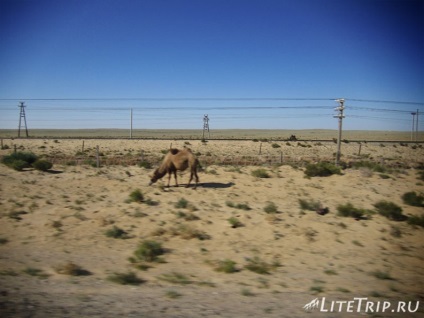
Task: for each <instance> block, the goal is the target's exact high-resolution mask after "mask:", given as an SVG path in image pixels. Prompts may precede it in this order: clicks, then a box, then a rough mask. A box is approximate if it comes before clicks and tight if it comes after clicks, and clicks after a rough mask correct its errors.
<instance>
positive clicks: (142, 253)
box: [130, 240, 165, 262]
mask: <svg viewBox="0 0 424 318" xmlns="http://www.w3.org/2000/svg"><path fill="white" fill-rule="evenodd" d="M164 253H165V250H164V248H163V247H162V244H161V243H159V242H156V241H150V240H146V241H144V242H141V243H140V244H139V246H138V247H137V249H136V250H135V252H134V256H135V257H136V259H134V258H132V259H130V261H132V262H137V261H145V262H162V261H163V260H162V258H161V257H160V256H161V255H163V254H164Z"/></svg>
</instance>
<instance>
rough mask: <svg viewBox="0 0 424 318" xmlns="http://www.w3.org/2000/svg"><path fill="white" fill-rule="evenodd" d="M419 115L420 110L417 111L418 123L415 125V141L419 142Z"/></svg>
mask: <svg viewBox="0 0 424 318" xmlns="http://www.w3.org/2000/svg"><path fill="white" fill-rule="evenodd" d="M418 114H419V110H418V109H417V118H416V120H417V121H416V123H415V141H418Z"/></svg>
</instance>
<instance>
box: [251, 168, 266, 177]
mask: <svg viewBox="0 0 424 318" xmlns="http://www.w3.org/2000/svg"><path fill="white" fill-rule="evenodd" d="M252 176H254V177H256V178H270V175H269V174H268V172H267V171H266V170H265V169H256V170H253V171H252Z"/></svg>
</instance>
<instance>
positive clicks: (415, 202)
mask: <svg viewBox="0 0 424 318" xmlns="http://www.w3.org/2000/svg"><path fill="white" fill-rule="evenodd" d="M402 200H403V203H405V204H408V205H411V206H420V207H422V206H424V196H422V195H419V194H417V193H416V192H415V191H411V192H406V193H404V194H403V195H402Z"/></svg>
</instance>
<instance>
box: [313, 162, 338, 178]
mask: <svg viewBox="0 0 424 318" xmlns="http://www.w3.org/2000/svg"><path fill="white" fill-rule="evenodd" d="M333 174H341V170H340V168H339V167H337V166H335V165H334V164H332V163H329V162H319V163H316V164H312V163H310V164H308V165H307V166H306V170H305V175H306V176H307V177H328V176H331V175H333Z"/></svg>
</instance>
